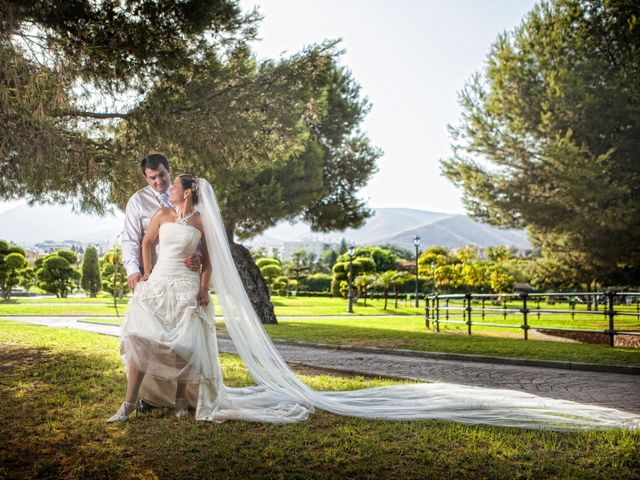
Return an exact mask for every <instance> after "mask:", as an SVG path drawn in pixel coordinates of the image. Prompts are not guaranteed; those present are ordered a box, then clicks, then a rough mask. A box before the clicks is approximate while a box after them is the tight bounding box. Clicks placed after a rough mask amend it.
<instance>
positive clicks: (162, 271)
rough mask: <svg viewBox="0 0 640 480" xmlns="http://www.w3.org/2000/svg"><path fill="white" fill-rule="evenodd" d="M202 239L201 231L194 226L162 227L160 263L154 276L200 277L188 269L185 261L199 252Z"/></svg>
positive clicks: (173, 225)
mask: <svg viewBox="0 0 640 480" xmlns="http://www.w3.org/2000/svg"><path fill="white" fill-rule="evenodd" d="M201 238H202V233H201V232H200V230H198V229H197V228H196V227H194V226H192V225H182V224H179V223H163V224H162V225H160V231H159V246H160V248H159V254H158V261H157V262H156V264H155V267H154V268H153V273H152V275H153V276H157V275H178V274H184V275H187V276H191V274H193V275H198V273H197V272H192V271H191V270H189V269H188V268H187V266H186V265H185V264H184V260H185V258H186V257H188V256H189V255H192V254H194V253H195V252H196V251H197V249H198V244H199V243H200V239H201Z"/></svg>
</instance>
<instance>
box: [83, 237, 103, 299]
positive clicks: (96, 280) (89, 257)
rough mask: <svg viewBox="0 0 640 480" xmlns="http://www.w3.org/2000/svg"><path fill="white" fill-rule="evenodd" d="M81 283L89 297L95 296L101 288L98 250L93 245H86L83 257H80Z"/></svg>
mask: <svg viewBox="0 0 640 480" xmlns="http://www.w3.org/2000/svg"><path fill="white" fill-rule="evenodd" d="M81 285H82V288H83V289H84V291H85V292H87V293H88V294H89V296H91V297H96V296H97V295H98V292H99V291H100V290H101V289H102V278H101V277H100V264H99V262H98V251H97V250H96V247H94V246H93V245H90V246H88V247H87V249H86V250H85V252H84V258H83V259H82V283H81Z"/></svg>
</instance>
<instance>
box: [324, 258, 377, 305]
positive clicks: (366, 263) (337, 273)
mask: <svg viewBox="0 0 640 480" xmlns="http://www.w3.org/2000/svg"><path fill="white" fill-rule="evenodd" d="M347 258H348V257H347ZM375 268H376V264H375V262H374V261H373V259H371V258H368V257H358V258H354V259H353V260H352V261H351V274H352V277H351V279H352V280H353V279H354V278H355V277H356V276H357V275H360V274H362V273H373V272H374V271H375ZM332 270H333V277H332V280H331V291H332V292H333V294H334V295H343V296H346V294H347V293H348V287H342V286H341V284H342V282H344V283H345V285H346V284H348V282H349V260H348V259H347V261H346V262H338V263H336V264H335V265H334V266H333V269H332ZM345 289H346V290H345ZM345 292H346V293H345Z"/></svg>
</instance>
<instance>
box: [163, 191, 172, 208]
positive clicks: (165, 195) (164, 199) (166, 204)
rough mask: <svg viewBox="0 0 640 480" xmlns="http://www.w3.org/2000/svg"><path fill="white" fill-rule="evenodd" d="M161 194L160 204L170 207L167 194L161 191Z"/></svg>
mask: <svg viewBox="0 0 640 480" xmlns="http://www.w3.org/2000/svg"><path fill="white" fill-rule="evenodd" d="M161 196H162V206H164V207H170V206H171V204H170V203H169V194H168V193H167V192H163V193H162V195H161Z"/></svg>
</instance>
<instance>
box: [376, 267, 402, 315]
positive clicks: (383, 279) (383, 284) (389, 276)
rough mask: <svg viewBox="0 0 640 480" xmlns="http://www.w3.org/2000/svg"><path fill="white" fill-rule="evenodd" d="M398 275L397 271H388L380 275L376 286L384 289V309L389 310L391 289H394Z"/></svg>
mask: <svg viewBox="0 0 640 480" xmlns="http://www.w3.org/2000/svg"><path fill="white" fill-rule="evenodd" d="M397 274H398V271H397V270H387V271H386V272H382V273H381V274H380V275H378V278H377V280H376V285H377V286H378V287H380V288H382V293H383V294H384V309H385V310H386V309H387V301H388V298H389V289H391V288H392V287H393V282H394V277H395V276H396V275H397Z"/></svg>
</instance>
